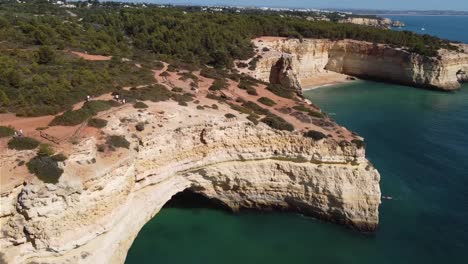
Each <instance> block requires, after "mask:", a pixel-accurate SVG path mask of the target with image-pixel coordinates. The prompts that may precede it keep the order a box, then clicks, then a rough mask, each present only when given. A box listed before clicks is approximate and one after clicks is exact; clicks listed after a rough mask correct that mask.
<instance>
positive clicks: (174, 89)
mask: <svg viewBox="0 0 468 264" xmlns="http://www.w3.org/2000/svg"><path fill="white" fill-rule="evenodd" d="M171 91H172V92H174V93H181V92H183V91H184V89H182V88H180V87H174V88H172V90H171Z"/></svg>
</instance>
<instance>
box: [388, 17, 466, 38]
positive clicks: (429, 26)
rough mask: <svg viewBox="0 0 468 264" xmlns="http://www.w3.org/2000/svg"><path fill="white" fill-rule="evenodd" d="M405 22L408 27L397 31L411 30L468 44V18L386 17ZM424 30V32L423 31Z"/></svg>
mask: <svg viewBox="0 0 468 264" xmlns="http://www.w3.org/2000/svg"><path fill="white" fill-rule="evenodd" d="M385 17H388V18H390V19H392V20H400V21H403V22H405V24H406V27H403V28H400V29H398V28H395V30H410V31H414V32H416V33H419V34H429V35H434V36H438V37H440V38H444V39H449V40H455V41H460V42H463V43H468V16H385ZM423 28H424V30H422V29H423Z"/></svg>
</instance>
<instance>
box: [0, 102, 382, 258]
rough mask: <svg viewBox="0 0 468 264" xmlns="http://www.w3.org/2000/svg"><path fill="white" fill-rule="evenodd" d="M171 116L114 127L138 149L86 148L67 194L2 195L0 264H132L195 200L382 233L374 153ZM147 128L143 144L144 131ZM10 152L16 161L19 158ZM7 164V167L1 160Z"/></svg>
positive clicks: (76, 150) (178, 110)
mask: <svg viewBox="0 0 468 264" xmlns="http://www.w3.org/2000/svg"><path fill="white" fill-rule="evenodd" d="M158 107H159V108H161V109H164V110H165V112H166V113H162V112H157V111H150V110H139V111H137V110H136V109H131V110H128V111H120V112H116V113H113V114H112V115H109V116H108V121H109V123H108V126H107V127H106V128H105V129H104V130H103V133H104V134H107V135H116V134H117V135H125V136H126V138H127V139H128V140H129V141H131V146H130V149H128V150H127V149H120V150H116V151H113V152H99V151H96V144H97V143H98V141H99V140H100V139H99V138H95V137H91V138H87V139H85V140H83V141H81V142H80V143H79V144H77V145H75V146H74V147H73V149H72V150H71V151H70V155H69V158H68V160H66V161H65V162H63V163H62V164H61V167H62V168H63V169H64V174H63V175H62V177H61V178H60V182H59V183H58V184H56V185H52V184H44V183H42V182H40V181H39V180H32V181H27V182H25V183H24V184H23V185H19V186H17V187H15V188H10V189H9V190H7V191H5V192H3V193H2V194H1V205H2V208H1V209H2V210H1V211H0V212H1V215H0V224H1V231H2V232H1V235H0V247H1V248H2V253H3V255H2V256H0V257H2V258H4V260H6V261H7V263H123V261H124V260H125V256H126V253H127V250H128V248H129V247H130V246H131V243H132V241H133V239H134V238H135V237H136V235H137V233H138V232H139V230H140V229H141V228H142V226H143V225H144V224H145V223H146V222H147V221H149V220H150V219H151V218H152V217H153V216H154V215H155V214H156V213H157V212H158V211H159V210H160V208H161V207H162V206H163V205H164V203H166V202H167V201H168V200H169V199H170V198H171V196H173V195H174V194H176V193H178V192H180V191H183V190H185V189H189V190H191V191H194V192H198V193H201V194H203V195H205V196H207V197H210V198H215V199H217V200H219V201H221V202H223V203H224V204H226V205H228V206H229V207H230V208H232V209H233V210H237V209H239V208H255V209H262V210H270V209H283V210H293V211H297V212H302V213H304V214H307V215H312V216H316V217H318V218H321V219H327V220H330V221H333V222H337V223H341V224H344V225H348V226H351V227H354V228H356V229H358V230H363V231H372V230H374V229H375V228H376V227H377V225H378V220H379V216H378V206H379V204H380V188H379V178H380V176H379V173H378V172H377V170H376V169H375V168H374V167H373V166H372V165H371V164H370V162H369V161H367V159H366V158H365V150H364V148H362V147H360V146H356V145H355V144H353V143H350V142H344V141H342V142H338V141H337V140H336V139H333V138H325V139H321V140H318V141H314V140H312V139H310V138H305V137H303V136H302V134H300V133H298V132H284V131H278V130H273V129H271V128H269V127H267V126H266V125H263V124H258V125H253V124H252V123H250V122H249V121H247V119H246V118H245V117H243V116H240V117H236V118H229V119H228V118H225V117H224V115H220V114H219V112H216V111H214V110H206V111H203V112H200V113H199V114H194V112H195V111H197V110H195V107H185V108H184V107H180V106H177V104H176V103H174V102H172V103H171V102H164V103H159V104H158ZM139 122H145V123H146V124H147V125H146V127H147V128H146V129H145V130H144V131H143V132H138V131H136V130H135V124H137V123H139ZM11 154H12V150H8V153H7V154H6V156H11ZM0 160H1V159H0Z"/></svg>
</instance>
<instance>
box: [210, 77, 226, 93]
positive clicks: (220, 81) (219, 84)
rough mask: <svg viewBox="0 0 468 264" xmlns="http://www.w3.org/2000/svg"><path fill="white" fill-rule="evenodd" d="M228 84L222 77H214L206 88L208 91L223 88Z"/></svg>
mask: <svg viewBox="0 0 468 264" xmlns="http://www.w3.org/2000/svg"><path fill="white" fill-rule="evenodd" d="M227 86H228V83H227V82H226V80H225V79H224V78H223V79H216V80H215V81H214V82H213V84H212V85H211V86H210V88H208V89H209V90H210V91H219V90H222V89H225V88H226V87H227Z"/></svg>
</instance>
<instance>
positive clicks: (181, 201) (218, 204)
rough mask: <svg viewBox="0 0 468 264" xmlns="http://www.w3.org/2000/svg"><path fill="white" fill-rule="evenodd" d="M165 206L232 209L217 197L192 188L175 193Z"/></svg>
mask: <svg viewBox="0 0 468 264" xmlns="http://www.w3.org/2000/svg"><path fill="white" fill-rule="evenodd" d="M163 208H208V209H216V210H224V211H232V210H231V209H230V208H229V206H227V205H226V204H225V203H223V202H222V201H220V200H218V199H216V198H209V197H206V196H205V195H203V194H201V193H198V192H195V191H194V190H192V189H190V188H188V189H185V190H183V191H181V192H178V193H176V194H175V195H173V196H172V197H171V199H170V200H169V201H167V202H166V204H164V206H163Z"/></svg>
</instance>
